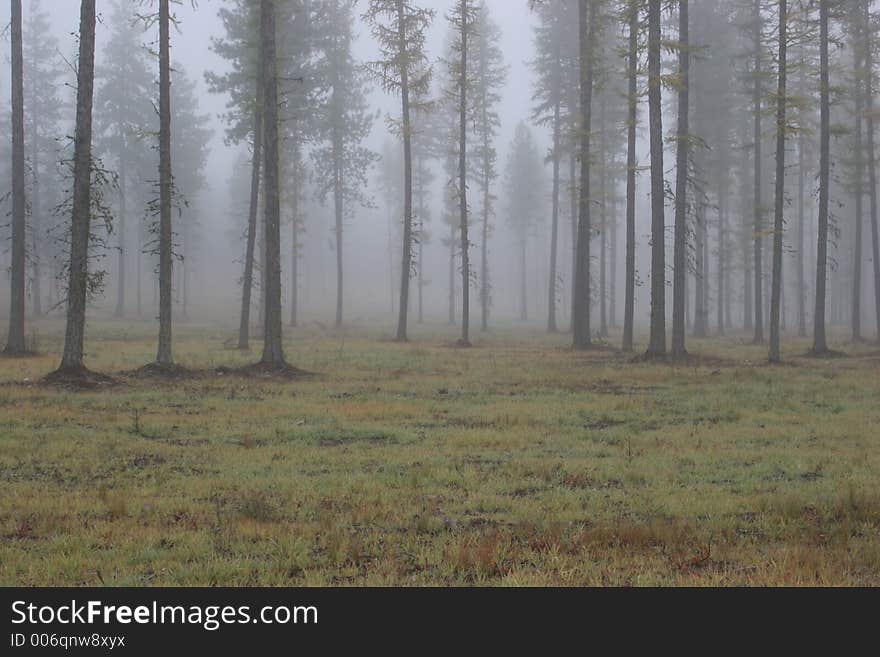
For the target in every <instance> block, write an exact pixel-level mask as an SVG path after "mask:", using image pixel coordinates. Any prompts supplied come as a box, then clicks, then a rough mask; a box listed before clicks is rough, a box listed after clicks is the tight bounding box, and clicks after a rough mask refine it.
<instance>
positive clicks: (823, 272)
mask: <svg viewBox="0 0 880 657" xmlns="http://www.w3.org/2000/svg"><path fill="white" fill-rule="evenodd" d="M828 87H829V74H828V0H819V124H820V125H819V236H818V239H817V247H816V304H815V310H814V313H813V353H815V354H817V355H822V354H825V353H827V352H828V343H827V341H826V338H825V289H826V285H827V271H828V270H827V268H828V203H829V192H830V189H829V184H830V169H831V108H830V105H829V88H828Z"/></svg>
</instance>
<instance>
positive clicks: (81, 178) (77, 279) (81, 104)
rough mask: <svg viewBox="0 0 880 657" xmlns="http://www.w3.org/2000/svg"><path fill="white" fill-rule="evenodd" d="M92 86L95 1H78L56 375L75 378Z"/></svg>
mask: <svg viewBox="0 0 880 657" xmlns="http://www.w3.org/2000/svg"><path fill="white" fill-rule="evenodd" d="M94 86H95V0H82V2H81V5H80V22H79V64H78V66H77V84H76V130H75V134H74V154H73V160H74V162H73V167H74V173H73V176H74V179H73V216H72V218H71V231H70V267H69V276H70V278H69V283H68V286H67V326H66V330H65V334H64V353H63V355H62V357H61V367H60V368H59V373H60V374H62V375H63V374H71V375H74V376H76V375H78V374H80V373H81V372H82V371H83V370H84V369H85V368H84V365H83V342H84V338H85V324H86V295H87V292H88V276H89V270H88V266H89V263H88V249H89V229H90V223H91V222H90V219H91V212H90V205H91V204H90V198H91V190H90V188H91V168H92V104H93V101H94Z"/></svg>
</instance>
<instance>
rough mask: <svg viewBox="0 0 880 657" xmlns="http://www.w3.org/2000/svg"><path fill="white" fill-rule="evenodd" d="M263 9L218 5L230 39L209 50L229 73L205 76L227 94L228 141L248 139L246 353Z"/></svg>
mask: <svg viewBox="0 0 880 657" xmlns="http://www.w3.org/2000/svg"><path fill="white" fill-rule="evenodd" d="M258 10H259V6H258V5H257V3H255V2H251V0H234V2H232V3H230V6H223V7H220V9H219V10H218V15H219V17H220V19H221V21H222V23H223V26H224V29H225V33H226V38H225V39H218V38H214V39H212V42H211V48H212V50H214V52H216V53H217V54H218V55H219V56H221V57H222V58H224V59H226V60H227V61H228V62H229V64H230V67H231V70H230V71H229V72H227V73H225V74H223V75H218V74H216V73H212V72H208V73H206V74H205V78H206V80H207V82H208V87H209V89H210V90H211V91H212V92H213V93H225V94H228V96H229V103H228V104H227V109H228V112H227V113H226V115H225V116H224V118H225V120H226V123H227V126H228V127H227V131H226V141H227V143H233V144H238V143H240V142H241V141H243V140H247V139H248V137H250V142H251V146H252V156H251V192H250V201H249V203H248V217H247V227H246V231H245V232H246V237H245V254H244V273H243V276H242V292H241V296H242V299H241V313H240V316H239V318H240V321H239V331H238V348H239V349H248V347H249V343H250V311H251V295H252V291H253V284H254V255H255V252H256V239H257V214H258V209H259V193H260V175H261V167H262V162H263V152H262V146H263V107H264V102H263V81H262V73H261V69H260V47H259V43H260V39H259V34H260V33H259V28H260V17H259V11H258Z"/></svg>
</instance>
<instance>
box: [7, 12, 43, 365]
mask: <svg viewBox="0 0 880 657" xmlns="http://www.w3.org/2000/svg"><path fill="white" fill-rule="evenodd" d="M11 11H12V271H11V290H10V307H9V334H8V336H7V342H6V353H7V354H9V355H13V356H14V355H20V354H24V353H25V351H26V350H27V348H26V345H25V339H24V315H25V285H26V278H27V277H26V274H25V267H26V262H27V256H26V248H27V247H26V237H25V235H26V233H27V226H26V217H25V190H24V56H23V54H22V36H21V0H12V6H11ZM31 111H32V112H35V111H37V110H36V108H31Z"/></svg>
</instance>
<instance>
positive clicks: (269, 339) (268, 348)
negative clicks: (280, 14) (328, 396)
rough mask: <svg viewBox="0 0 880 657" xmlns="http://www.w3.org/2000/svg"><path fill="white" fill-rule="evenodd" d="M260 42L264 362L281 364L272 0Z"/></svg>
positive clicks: (267, 0)
mask: <svg viewBox="0 0 880 657" xmlns="http://www.w3.org/2000/svg"><path fill="white" fill-rule="evenodd" d="M261 9H262V11H261V12H260V17H261V36H262V38H261V46H262V64H263V90H264V93H265V99H266V102H265V112H266V116H265V121H266V125H265V127H264V135H265V142H266V143H265V147H264V149H263V150H264V153H265V162H264V164H263V167H264V174H265V182H264V193H265V199H264V202H263V212H264V224H265V229H264V231H263V234H264V236H265V243H266V262H265V270H266V271H265V276H264V280H265V281H266V292H265V302H264V304H265V319H264V322H263V359H262V363H263V364H264V365H270V366H273V367H283V366H284V365H285V361H284V349H283V345H282V334H281V331H282V327H281V325H282V321H281V227H280V224H281V221H280V219H281V203H280V195H279V191H280V190H279V187H278V184H279V178H278V71H277V64H276V46H275V0H262V7H261Z"/></svg>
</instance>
